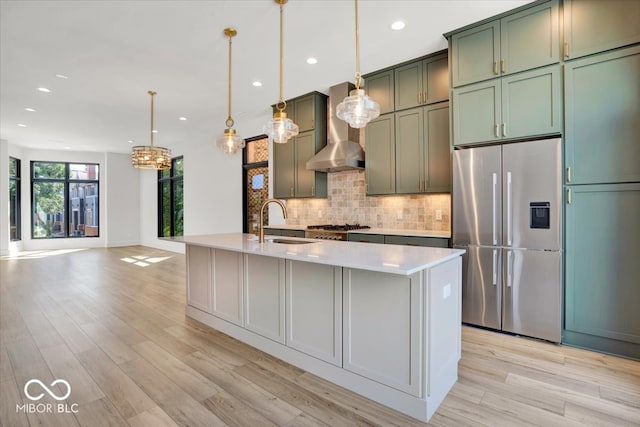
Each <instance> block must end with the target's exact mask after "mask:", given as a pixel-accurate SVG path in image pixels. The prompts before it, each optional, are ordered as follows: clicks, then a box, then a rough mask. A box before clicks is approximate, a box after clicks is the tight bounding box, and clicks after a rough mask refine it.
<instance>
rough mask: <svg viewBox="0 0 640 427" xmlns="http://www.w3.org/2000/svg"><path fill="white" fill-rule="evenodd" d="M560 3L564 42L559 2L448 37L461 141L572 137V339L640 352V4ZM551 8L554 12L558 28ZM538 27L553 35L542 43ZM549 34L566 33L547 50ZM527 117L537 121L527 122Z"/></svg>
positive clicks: (567, 315) (567, 157) (567, 323)
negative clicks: (558, 17)
mask: <svg viewBox="0 0 640 427" xmlns="http://www.w3.org/2000/svg"><path fill="white" fill-rule="evenodd" d="M561 6H562V8H561V13H562V20H561V21H562V22H563V23H564V27H563V34H564V38H563V39H562V40H558V39H556V35H555V34H551V36H550V37H547V36H546V34H547V31H548V30H549V29H550V28H555V29H554V30H553V32H554V33H558V28H557V27H556V26H555V25H556V24H555V23H554V19H555V18H553V16H554V12H553V11H552V10H553V9H556V8H557V7H558V2H555V1H547V2H543V1H537V2H534V3H532V4H529V5H525V6H522V7H521V8H518V9H516V10H515V11H513V13H509V12H507V13H505V14H502V15H500V16H498V17H497V18H495V19H490V20H485V21H483V22H479V23H478V24H476V25H474V26H468V27H465V28H463V29H460V30H456V31H454V32H452V33H449V34H447V37H448V38H449V49H450V55H451V58H450V62H451V68H452V76H451V79H452V86H453V89H452V96H451V103H452V105H451V107H452V121H453V123H452V133H453V135H452V141H453V143H454V145H472V144H476V143H491V142H495V141H499V140H501V139H523V138H527V137H539V136H542V135H545V134H559V133H560V134H562V136H563V141H564V161H565V167H566V173H565V190H566V195H565V210H564V212H565V222H564V233H565V236H564V258H565V259H564V261H565V266H564V267H565V273H564V274H565V280H564V329H563V337H562V341H563V343H565V344H570V345H575V346H580V347H586V348H590V349H594V350H599V351H604V352H609V353H614V354H619V355H623V356H627V357H633V358H637V359H640V311H639V310H638V307H640V286H639V285H638V284H639V282H638V277H640V267H639V265H640V264H639V263H638V253H640V240H639V239H638V237H637V236H640V120H639V118H640V96H639V95H638V94H640V78H639V76H640V25H638V22H640V1H627V0H611V1H591V0H564V1H563V2H562V3H561ZM548 7H550V8H551V9H547V8H548ZM545 10H546V12H545ZM549 11H551V12H549ZM542 16H547V17H551V21H549V22H550V23H551V26H547V18H544V19H542V18H541V17H542ZM507 23H508V24H507ZM505 25H510V26H511V28H510V29H509V30H508V32H507V33H505ZM536 28H538V30H539V31H540V34H541V33H542V32H544V33H545V37H544V38H543V39H542V40H543V41H544V43H542V44H541V43H539V42H540V40H541V39H540V38H539V37H535V34H536V31H538V30H536ZM514 40H515V41H517V43H516V44H513V43H512V42H513V41H514ZM549 40H556V41H555V42H552V46H551V48H550V49H547V47H549V46H547V42H548V41H549ZM505 43H506V44H505ZM522 43H524V44H522ZM518 44H520V46H521V48H520V49H515V51H518V50H519V51H520V52H524V53H525V54H526V55H528V54H531V58H530V59H531V61H529V60H528V59H527V58H525V60H524V61H520V59H518V56H517V55H516V56H514V55H513V53H514V46H517V45H518ZM505 46H508V47H507V49H506V50H505ZM523 46H524V47H523ZM545 46H547V47H545ZM556 46H558V47H560V50H561V57H558V56H557V55H556V54H555V53H554V52H555V49H556ZM541 47H542V48H544V49H540V48H541ZM545 52H546V53H549V54H550V56H548V57H547V56H546V53H545ZM543 53H544V54H543ZM503 59H504V60H505V62H504V63H503V61H502V60H503ZM562 61H563V62H562ZM556 63H559V64H558V65H556ZM514 64H515V65H517V64H527V65H523V66H515V67H514ZM503 66H504V68H503ZM490 68H491V69H490ZM559 73H563V75H559ZM559 77H561V78H559ZM558 81H560V83H562V84H563V86H564V87H560V85H559V84H557V83H556V82H558ZM536 85H537V88H536ZM508 86H511V87H510V88H508ZM514 88H515V89H516V90H515V91H514ZM505 90H508V91H509V92H510V95H508V96H506V95H505ZM526 98H529V99H528V100H527V99H526ZM527 102H528V103H529V104H527ZM533 105H537V106H536V107H535V108H534V107H533ZM486 106H489V108H486ZM563 106H564V112H562V110H561V108H562V107H563ZM557 112H559V113H560V117H561V118H562V117H563V119H564V124H563V123H562V122H560V121H557V120H556V117H557V116H556V113H557ZM505 114H506V116H505ZM527 117H529V119H530V120H531V121H532V122H534V123H536V124H535V125H533V124H531V123H525V119H526V118H527ZM514 118H515V120H514ZM496 124H498V126H497V127H496ZM503 124H505V127H506V131H505V129H503V128H502V125H503ZM525 126H530V127H529V128H526V127H525ZM563 126H564V128H563ZM519 128H520V130H518V129H519Z"/></svg>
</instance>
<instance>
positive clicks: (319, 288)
mask: <svg viewBox="0 0 640 427" xmlns="http://www.w3.org/2000/svg"><path fill="white" fill-rule="evenodd" d="M286 271H287V279H286V298H287V303H286V330H287V340H286V344H287V346H289V347H291V348H294V349H296V350H299V351H301V352H303V353H306V354H308V355H310V356H314V357H317V358H318V359H320V360H324V361H326V362H329V363H332V364H334V365H336V366H342V269H341V268H340V267H334V266H331V265H323V264H313V263H308V262H300V261H289V260H287V262H286Z"/></svg>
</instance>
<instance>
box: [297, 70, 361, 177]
mask: <svg viewBox="0 0 640 427" xmlns="http://www.w3.org/2000/svg"><path fill="white" fill-rule="evenodd" d="M353 88H354V86H353V84H351V83H348V82H345V83H341V84H339V85H336V86H332V87H331V88H329V111H328V115H329V132H328V135H327V146H326V147H324V148H323V149H322V150H320V151H319V152H318V153H317V154H316V155H315V156H313V157H312V158H311V159H310V160H309V161H308V162H307V169H312V170H317V171H321V172H342V171H346V170H354V169H364V151H363V150H362V147H361V146H360V144H359V141H360V130H359V129H353V128H351V127H350V126H349V124H348V123H347V122H345V121H342V120H340V119H339V118H338V117H337V116H336V110H337V108H338V104H340V103H341V102H342V100H343V99H344V98H345V97H347V96H348V95H349V91H351V90H352V89H353Z"/></svg>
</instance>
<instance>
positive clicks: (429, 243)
mask: <svg viewBox="0 0 640 427" xmlns="http://www.w3.org/2000/svg"><path fill="white" fill-rule="evenodd" d="M384 243H386V244H387V245H405V246H426V247H430V248H449V247H451V239H447V238H444V237H422V236H399V235H395V234H387V235H385V236H384Z"/></svg>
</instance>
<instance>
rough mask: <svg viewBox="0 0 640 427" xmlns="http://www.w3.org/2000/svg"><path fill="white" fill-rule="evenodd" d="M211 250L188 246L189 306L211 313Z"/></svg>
mask: <svg viewBox="0 0 640 427" xmlns="http://www.w3.org/2000/svg"><path fill="white" fill-rule="evenodd" d="M210 262H211V259H210V249H209V248H205V247H202V246H194V245H187V304H189V305H190V306H192V307H195V308H197V309H200V310H202V311H206V312H207V313H211V281H210V279H211V264H210Z"/></svg>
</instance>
